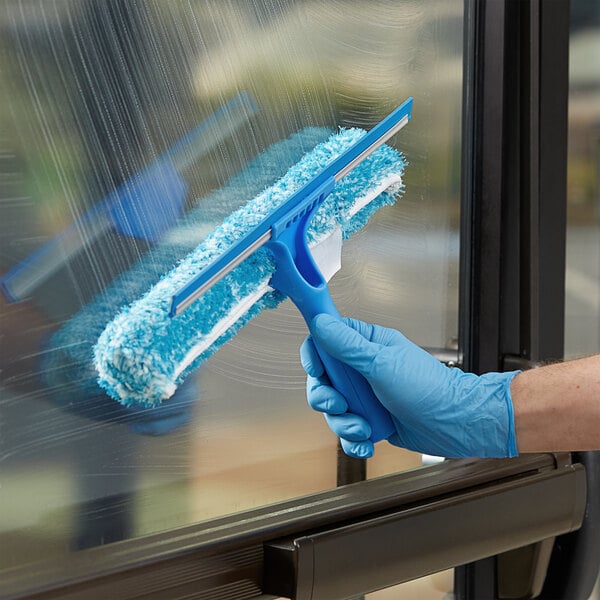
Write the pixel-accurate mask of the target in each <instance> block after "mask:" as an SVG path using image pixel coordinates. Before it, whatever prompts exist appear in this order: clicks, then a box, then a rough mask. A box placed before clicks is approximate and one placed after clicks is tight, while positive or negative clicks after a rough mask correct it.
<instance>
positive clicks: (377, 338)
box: [342, 317, 408, 346]
mask: <svg viewBox="0 0 600 600" xmlns="http://www.w3.org/2000/svg"><path fill="white" fill-rule="evenodd" d="M342 322H343V323H345V324H346V325H348V327H351V328H352V329H354V330H355V331H358V333H360V335H362V336H363V337H364V338H366V339H367V340H369V341H370V342H375V343H376V344H381V345H382V346H397V345H399V344H404V343H406V342H407V341H408V340H407V338H406V337H404V335H403V334H402V333H400V332H399V331H397V330H396V329H390V328H389V327H382V326H381V325H373V324H371V323H365V322H364V321H360V320H359V319H351V318H348V317H346V318H343V319H342Z"/></svg>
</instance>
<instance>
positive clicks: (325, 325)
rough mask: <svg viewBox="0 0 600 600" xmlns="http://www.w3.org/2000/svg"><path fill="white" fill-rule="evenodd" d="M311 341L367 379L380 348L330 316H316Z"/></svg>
mask: <svg viewBox="0 0 600 600" xmlns="http://www.w3.org/2000/svg"><path fill="white" fill-rule="evenodd" d="M310 329H311V334H312V337H313V340H314V341H316V342H317V343H318V344H319V348H321V349H323V350H324V351H325V352H327V353H328V354H330V355H331V356H333V357H334V358H337V359H338V360H341V361H342V362H345V363H346V364H348V365H349V366H351V367H352V368H353V369H356V370H357V371H358V372H359V373H361V374H362V375H363V376H365V377H368V376H369V374H370V366H371V364H372V361H373V358H374V357H375V356H376V355H377V353H378V352H379V350H380V349H381V346H380V345H379V344H375V343H372V342H370V341H369V340H367V339H366V338H365V337H364V336H362V335H361V334H360V333H359V332H358V331H356V330H355V329H353V328H352V327H349V326H348V325H346V324H345V323H343V322H342V321H340V320H338V319H335V318H334V317H331V316H330V315H326V314H320V315H317V316H316V317H315V318H314V319H313V320H312V322H311V326H310Z"/></svg>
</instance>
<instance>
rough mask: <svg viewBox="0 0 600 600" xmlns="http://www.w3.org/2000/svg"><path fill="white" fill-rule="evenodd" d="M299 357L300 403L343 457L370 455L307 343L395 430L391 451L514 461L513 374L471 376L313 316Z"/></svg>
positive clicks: (384, 336)
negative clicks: (353, 382)
mask: <svg viewBox="0 0 600 600" xmlns="http://www.w3.org/2000/svg"><path fill="white" fill-rule="evenodd" d="M310 331H311V336H309V337H308V338H307V339H306V341H305V342H304V344H303V345H302V347H301V349H300V356H301V360H302V366H303V367H304V370H305V371H306V372H307V374H308V379H307V388H306V389H307V397H308V402H309V404H310V405H311V406H312V408H314V409H315V410H318V411H321V412H324V413H325V417H326V419H327V423H328V424H329V427H330V428H331V429H332V430H333V432H334V433H335V434H336V435H338V436H339V437H340V439H341V444H342V448H343V449H344V451H345V452H346V454H348V455H350V456H355V457H358V458H368V457H369V456H371V455H372V454H373V443H372V442H371V441H370V440H369V436H370V435H371V428H370V426H369V424H368V422H367V421H366V420H365V419H363V418H362V417H360V416H358V415H355V414H352V413H348V412H347V409H348V406H347V404H346V401H345V399H344V398H343V397H342V395H341V394H340V393H339V392H337V391H336V390H335V389H334V388H332V387H331V386H330V383H329V380H328V379H327V375H326V374H324V372H323V365H322V364H321V361H320V359H319V356H318V354H317V351H316V349H315V345H314V342H313V339H314V340H316V341H317V342H318V344H319V346H320V347H321V348H322V349H323V350H325V351H326V352H328V353H329V354H330V355H331V356H333V357H335V358H337V359H339V360H341V361H342V362H345V363H347V364H348V365H350V366H351V367H352V368H354V369H356V370H357V371H358V372H359V373H361V374H362V375H363V376H364V377H365V378H366V379H367V381H368V382H369V383H370V385H371V387H372V388H373V391H374V392H375V395H376V396H377V397H378V398H379V401H380V402H381V403H382V404H383V406H385V408H386V409H387V410H388V411H389V413H390V414H391V416H392V420H393V422H394V425H395V427H396V432H395V433H393V434H392V435H391V436H390V437H389V438H388V441H389V442H390V443H391V444H394V445H395V446H400V447H402V448H407V449H409V450H414V451H416V452H421V453H423V454H431V455H434V456H444V457H447V458H451V457H453V458H457V457H506V456H517V455H518V452H517V446H516V439H515V426H514V416H513V406H512V398H511V395H510V382H511V380H512V379H513V377H514V376H515V375H516V374H517V373H518V371H514V372H510V373H487V374H485V375H480V376H478V375H474V374H472V373H464V372H463V371H461V370H460V369H458V368H449V367H447V366H445V365H444V364H442V363H441V362H439V361H438V360H437V359H435V358H434V357H433V356H431V355H430V354H428V353H427V352H426V351H425V350H423V349H421V348H419V347H418V346H416V345H415V344H413V343H412V342H410V341H409V340H408V339H407V338H406V337H404V335H402V334H401V333H400V332H399V331H396V330H394V329H387V328H385V327H380V326H378V325H369V324H367V323H363V322H362V321H357V320H354V319H344V320H343V321H338V320H336V319H334V318H333V317H330V316H329V315H317V316H316V317H315V318H314V319H313V321H312V323H311V325H310Z"/></svg>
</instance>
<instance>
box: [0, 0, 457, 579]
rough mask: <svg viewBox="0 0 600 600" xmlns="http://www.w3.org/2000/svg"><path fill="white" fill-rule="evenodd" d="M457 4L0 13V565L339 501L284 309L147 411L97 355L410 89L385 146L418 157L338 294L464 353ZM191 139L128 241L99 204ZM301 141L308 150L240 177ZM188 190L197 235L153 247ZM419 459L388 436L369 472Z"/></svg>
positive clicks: (355, 248)
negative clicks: (197, 218) (274, 191)
mask: <svg viewBox="0 0 600 600" xmlns="http://www.w3.org/2000/svg"><path fill="white" fill-rule="evenodd" d="M462 11H463V3H462V1H461V0H456V1H452V2H449V1H447V0H440V1H439V2H431V3H428V5H427V9H425V7H424V6H423V5H422V4H421V3H418V2H414V1H412V0H410V1H409V0H406V1H403V2H402V1H401V2H398V1H397V0H394V1H391V0H390V1H386V0H376V1H375V0H374V1H372V2H356V1H350V0H347V1H343V2H339V1H338V2H306V1H300V0H297V1H293V0H288V1H287V2H277V3H273V2H270V1H266V0H265V1H264V2H260V1H255V2H237V1H231V2H222V1H221V0H214V1H208V2H207V1H192V2H189V1H186V2H183V1H181V2H179V1H174V2H160V1H158V0H156V1H151V2H122V1H121V0H107V1H106V2H101V3H98V2H94V1H92V0H89V1H70V0H57V1H55V2H45V1H44V0H31V1H28V2H22V1H19V0H6V1H5V2H4V3H3V9H2V11H0V28H1V34H0V199H1V203H0V229H1V233H2V235H1V242H0V244H1V253H0V269H1V272H2V273H4V275H5V282H6V281H7V279H6V276H7V274H14V273H16V274H17V275H16V276H15V277H14V278H13V279H10V281H11V282H12V287H11V286H7V287H6V289H5V290H4V292H5V296H10V295H12V296H13V297H12V298H7V297H3V298H2V300H1V302H2V338H1V339H2V342H1V343H2V357H1V360H2V387H1V393H2V403H1V410H2V414H1V416H0V418H1V420H2V421H1V422H2V438H1V440H0V443H1V445H2V454H1V462H0V468H1V469H2V472H1V475H0V476H1V478H2V495H1V497H0V504H1V507H0V548H2V549H6V548H10V552H6V551H2V552H0V568H2V569H6V568H10V567H12V566H16V565H22V564H24V563H27V562H33V561H36V560H38V559H40V558H43V557H46V556H49V555H53V556H56V555H61V554H64V555H68V553H69V552H71V551H73V550H75V549H80V548H86V547H90V546H94V545H98V544H105V543H109V542H111V541H115V540H120V539H126V538H130V537H135V536H140V535H143V534H147V533H150V532H156V531H161V530H166V529H169V528H172V527H178V526H182V525H186V524H188V523H192V522H197V521H202V520H206V519H210V518H212V517H214V516H216V515H223V514H228V513H234V512H236V511H239V510H243V509H247V508H250V507H254V506H259V505H264V504H269V503H272V502H276V501H279V500H283V499H286V498H290V497H296V496H299V495H304V494H310V493H313V492H315V491H317V490H322V489H327V488H329V487H332V486H334V485H335V482H336V440H335V438H334V437H333V435H332V434H331V433H330V432H329V431H328V429H327V427H326V426H325V424H324V422H323V420H322V419H321V417H320V415H317V414H315V413H313V412H312V411H311V410H309V409H308V408H307V407H306V401H305V398H304V376H303V372H302V370H301V368H300V365H299V360H298V347H299V345H300V344H301V342H302V340H303V338H304V336H305V333H306V332H305V326H304V324H303V322H302V320H301V318H300V317H299V316H298V314H297V312H296V310H295V309H294V308H293V306H291V305H290V304H289V303H284V304H283V305H281V306H280V307H279V308H278V309H277V310H275V311H267V312H264V313H262V314H261V315H260V316H259V317H257V318H256V319H255V320H254V321H252V322H251V323H250V324H249V325H248V326H246V327H245V328H244V329H243V330H242V331H240V333H239V334H238V335H237V336H236V337H235V338H234V339H233V340H232V341H231V342H230V343H229V344H227V345H225V346H224V347H223V348H221V349H220V350H219V351H218V352H217V353H216V354H215V355H214V356H213V357H212V358H211V359H210V360H209V361H208V362H207V363H205V365H204V366H203V367H202V368H201V369H200V370H199V371H197V372H196V373H195V374H194V375H193V376H192V377H190V378H189V379H188V380H187V382H186V383H185V384H184V385H183V386H182V387H181V389H180V390H179V391H178V392H177V394H176V396H175V397H174V398H173V399H172V400H171V401H169V402H166V403H165V404H164V406H163V407H161V408H160V409H156V410H152V411H149V410H144V411H140V410H136V411H131V410H126V409H124V408H122V407H121V406H120V405H119V404H118V403H117V402H115V401H114V400H112V399H111V398H109V397H108V396H106V395H105V394H104V393H103V392H101V390H100V389H99V388H98V386H97V384H96V380H95V373H94V371H93V366H92V361H91V358H92V348H93V345H94V343H95V341H96V340H97V337H98V335H99V333H100V332H101V331H102V329H103V327H104V325H105V324H106V322H107V321H108V320H109V319H110V318H112V316H113V315H114V314H115V313H116V312H117V311H118V310H119V309H120V308H122V306H124V305H125V304H126V303H127V301H128V300H130V299H132V297H136V296H138V295H140V294H141V293H143V292H144V291H145V289H147V288H148V287H149V286H150V285H152V283H154V282H155V281H157V280H158V278H159V277H160V275H161V273H162V272H163V271H164V269H165V264H166V263H169V268H170V266H172V265H174V264H175V263H176V262H177V261H178V260H179V259H181V258H182V257H183V256H184V255H185V252H186V251H184V250H182V249H185V248H193V245H194V244H195V243H197V242H198V241H199V240H201V239H202V236H203V235H205V234H206V233H207V231H204V229H206V230H208V231H209V230H210V228H211V227H210V224H211V223H214V222H215V221H216V222H220V221H221V220H222V219H223V218H224V217H225V216H226V215H227V214H229V213H230V212H231V211H232V210H234V209H235V208H236V207H237V206H239V205H240V204H241V203H242V202H243V201H245V200H247V199H249V198H248V196H250V197H252V196H253V195H255V194H257V193H258V192H260V191H261V190H262V189H263V188H264V187H266V186H268V185H269V184H270V183H272V182H273V181H274V180H275V179H276V178H277V177H279V176H280V175H282V174H283V172H285V170H286V169H287V168H288V166H291V165H292V164H294V163H295V162H296V161H297V160H298V159H299V158H300V156H301V154H302V152H306V151H308V150H310V149H311V148H312V147H313V146H314V144H315V143H317V142H318V141H320V140H322V139H324V138H325V137H326V136H327V135H329V133H330V131H331V130H336V128H337V127H339V126H346V127H347V126H359V127H363V128H370V127H371V126H373V125H374V124H375V123H376V122H377V121H378V120H379V119H381V118H382V117H383V116H385V115H386V114H387V113H388V112H390V111H391V110H392V109H393V108H394V107H396V106H397V105H399V104H400V103H401V102H402V101H403V100H404V99H405V98H406V97H407V96H413V97H414V99H415V105H414V112H413V119H412V121H411V123H410V125H409V126H408V127H406V128H405V129H404V130H403V131H402V132H401V134H400V135H398V136H397V137H395V138H394V139H393V140H392V142H390V143H391V144H392V145H395V146H396V147H397V148H398V149H400V150H401V151H402V152H403V153H405V155H406V157H407V160H408V162H409V167H408V168H407V170H406V177H405V185H406V189H405V192H404V194H403V195H402V197H401V198H400V199H399V200H398V202H397V204H396V205H395V206H394V207H388V208H385V209H382V210H381V211H380V212H379V213H378V214H377V215H376V216H375V217H374V218H373V219H372V221H371V222H370V223H369V224H368V226H367V227H365V228H364V229H363V230H362V231H360V232H359V233H358V234H356V235H355V236H354V237H353V238H352V239H351V240H349V241H348V242H347V243H346V244H345V245H344V248H343V257H342V259H343V268H342V270H341V272H340V273H339V274H338V275H336V277H335V278H334V280H333V282H332V286H331V287H332V293H333V296H334V298H335V299H336V301H337V302H338V305H339V308H340V310H341V312H343V313H346V314H349V315H353V316H356V317H359V318H362V319H364V320H368V321H376V322H379V323H381V324H383V325H388V326H393V327H397V328H401V329H402V330H403V331H404V332H405V333H406V334H407V335H409V336H410V337H412V338H413V339H414V340H415V341H416V342H418V343H419V344H421V345H425V346H428V347H432V348H438V347H453V346H454V345H455V340H456V335H457V296H458V278H457V258H458V233H457V231H458V205H459V198H458V195H459V172H460V165H459V156H460V130H461V123H460V114H461V81H462V80H461V77H462V76H461V65H462V27H463V12H462ZM240 103H241V104H240ZM240 106H241V107H242V108H240ZM207 120H208V121H207ZM207 123H208V125H207ZM215 123H216V125H215ZM199 125H200V126H201V127H205V128H206V127H209V131H210V133H209V134H206V133H205V132H206V131H207V130H206V129H203V130H202V132H204V133H203V134H202V135H201V136H200V138H199V139H195V141H194V144H193V146H194V147H193V148H190V147H188V146H185V145H184V147H183V148H184V151H182V152H179V154H177V159H178V160H179V162H178V163H177V164H178V168H179V169H180V171H181V172H179V171H178V172H177V173H176V174H175V175H173V174H172V173H171V174H166V175H163V174H162V172H161V173H160V175H161V177H159V178H158V180H157V181H158V182H159V184H160V185H159V186H158V199H156V197H157V193H156V190H153V189H149V188H152V186H147V187H146V188H142V189H141V196H142V197H143V198H144V199H145V200H147V202H148V204H146V205H145V206H144V207H141V206H139V205H138V208H137V209H136V210H138V211H139V213H140V214H139V222H140V224H141V225H140V227H141V229H140V231H137V237H135V236H132V235H131V234H132V233H136V232H132V231H131V230H130V229H127V228H125V229H121V230H120V231H119V230H117V229H115V226H114V223H113V221H111V220H110V219H106V218H105V217H103V216H102V215H105V214H106V213H105V212H102V211H100V212H98V207H105V206H106V203H107V202H112V201H113V200H115V194H117V199H118V200H119V201H120V202H121V203H122V202H123V193H124V192H123V191H122V190H123V188H122V187H121V188H119V186H120V185H121V184H123V183H124V182H130V181H131V178H132V177H133V176H134V175H135V174H136V173H139V172H140V169H142V168H143V167H144V165H152V164H156V163H152V161H153V160H155V159H157V157H159V156H160V155H161V153H163V152H165V151H166V150H167V149H169V148H171V147H172V146H173V144H175V143H176V141H177V140H179V139H181V138H182V136H184V135H186V133H187V132H189V131H192V130H193V129H194V128H196V127H198V126H199ZM307 128H311V129H307ZM297 132H300V133H301V135H303V136H304V137H303V138H302V140H303V142H302V144H300V147H299V148H296V149H294V150H293V151H292V150H291V149H289V148H288V147H287V146H286V150H285V152H283V153H281V152H279V154H277V153H276V154H275V156H276V159H277V160H276V161H275V164H274V166H273V164H272V163H269V164H270V167H269V168H266V167H265V168H264V169H262V170H260V171H258V172H248V171H247V170H246V169H249V168H250V167H249V165H251V164H252V161H253V160H255V159H257V158H260V157H262V156H265V155H266V154H267V153H269V151H270V150H271V151H272V144H275V143H279V142H281V141H282V140H286V139H287V138H288V136H290V135H291V134H294V133H297ZM179 148H180V149H181V146H180V147H179ZM234 177H238V179H232V178H234ZM240 178H241V179H240ZM232 181H233V183H232ZM184 184H185V185H184ZM234 185H238V186H242V188H243V193H241V192H240V193H238V194H237V195H236V194H233V193H231V188H232V186H234ZM161 186H162V187H161ZM165 186H166V187H165ZM186 186H187V188H186ZM222 189H228V190H229V192H228V193H227V194H225V193H222V192H220V191H219V190H222ZM115 190H117V191H115ZM119 190H120V191H119ZM163 192H164V193H166V192H168V193H169V194H168V196H169V198H171V199H172V202H173V205H171V203H169V205H168V206H165V202H164V201H163V196H160V194H161V193H163ZM184 192H186V193H185V194H184ZM111 194H112V196H111ZM153 195H154V197H155V202H154V204H150V200H149V198H151V197H152V196H153ZM183 196H185V210H186V211H188V212H187V213H186V214H189V211H193V210H195V209H197V208H198V207H204V209H206V211H207V213H210V214H209V215H208V216H207V223H206V227H205V228H204V229H202V228H201V229H202V231H196V230H194V231H192V232H190V231H186V230H185V229H184V228H183V229H181V228H178V226H176V225H173V226H172V227H171V228H170V229H169V230H168V234H165V237H164V238H163V239H162V240H161V241H156V239H155V238H156V237H158V236H155V235H153V232H154V233H156V232H155V230H153V229H152V223H154V224H155V225H156V223H157V222H158V225H157V227H159V228H160V226H161V223H163V220H168V219H169V218H170V217H172V216H173V215H174V214H176V213H177V207H176V204H177V203H176V202H175V200H174V198H176V197H183ZM121 205H122V204H121ZM111 206H112V204H111ZM102 210H104V208H103V209H102ZM134 212H135V211H134ZM99 214H100V216H99ZM110 214H111V215H112V216H113V217H114V219H113V220H116V222H117V225H118V224H119V222H120V221H119V213H118V211H117V212H116V213H114V214H113V213H110ZM208 217H210V219H208ZM73 223H75V225H74V226H73ZM69 227H71V229H68V228H69ZM65 231H66V233H65ZM140 232H141V233H140ZM59 235H61V236H62V238H61V239H62V242H61V244H60V245H59V246H58V247H56V246H54V247H50V249H49V248H48V246H44V244H47V243H48V242H50V241H51V240H53V239H56V236H59ZM186 235H187V236H188V237H189V236H190V235H191V241H190V239H188V238H186V237H185V236H186ZM140 236H141V237H140ZM165 240H166V241H165ZM190 244H191V245H190ZM40 249H42V250H40ZM188 251H189V250H188ZM119 277H120V278H119ZM9 300H17V301H16V302H11V301H9ZM100 307H102V310H101V309H100ZM418 464H420V457H419V456H416V455H412V454H410V453H403V452H402V451H399V450H397V449H392V448H386V447H385V446H383V445H381V444H380V447H378V450H377V457H376V458H375V459H374V460H373V461H372V464H371V465H370V466H369V475H370V476H375V475H380V474H383V473H386V472H390V471H397V470H400V469H405V468H412V467H414V466H417V465H418ZM32 577H33V576H32Z"/></svg>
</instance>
